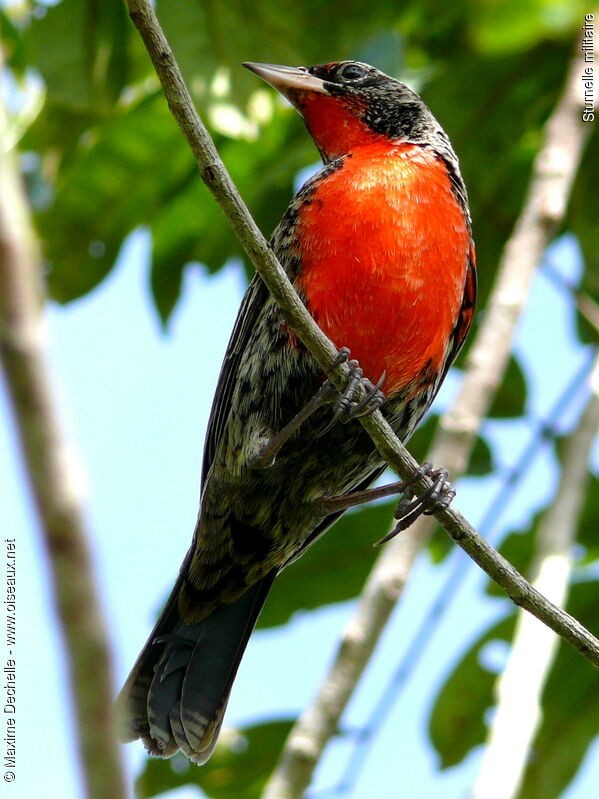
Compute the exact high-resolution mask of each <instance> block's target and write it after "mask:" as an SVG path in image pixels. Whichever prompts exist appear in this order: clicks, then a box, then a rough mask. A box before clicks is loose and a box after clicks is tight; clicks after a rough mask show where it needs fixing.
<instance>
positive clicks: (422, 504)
mask: <svg viewBox="0 0 599 799" xmlns="http://www.w3.org/2000/svg"><path fill="white" fill-rule="evenodd" d="M422 476H426V477H428V478H430V479H431V480H432V481H433V482H432V485H431V486H430V487H429V488H428V489H427V491H426V492H425V494H424V495H423V496H422V497H415V496H414V494H413V493H412V491H411V490H410V486H412V485H413V484H414V483H415V482H417V481H418V480H420V478H421V477H422ZM455 493H456V492H455V489H454V487H453V486H452V485H451V483H450V482H449V480H448V479H447V469H433V467H432V466H431V464H430V463H424V464H423V465H422V466H421V467H420V469H419V472H418V474H417V475H416V476H415V477H414V478H412V479H411V480H407V481H403V480H401V481H398V482H396V483H390V484H389V485H386V486H380V487H378V488H367V489H365V490H364V491H354V492H352V493H350V494H343V495H341V496H338V497H324V498H322V499H318V500H315V501H314V503H313V505H314V508H315V510H317V512H318V513H319V514H322V515H323V516H327V515H328V514H330V513H338V512H339V511H343V510H347V508H353V507H355V506H356V505H363V504H364V503H366V502H370V501H371V500H373V499H382V498H383V497H389V496H393V495H394V494H403V496H402V498H401V499H400V501H399V502H398V504H397V508H396V509H395V513H394V518H395V519H397V520H398V521H397V524H396V525H395V527H394V528H393V530H391V532H390V533H389V534H388V535H386V536H385V537H384V538H382V539H381V540H380V541H377V543H376V544H375V546H380V545H381V544H384V543H385V542H387V541H389V540H390V539H391V538H393V537H394V536H396V535H397V533H399V532H401V531H402V530H406V529H407V528H408V527H409V526H410V525H411V524H413V522H415V521H416V519H417V518H418V517H419V516H422V515H425V516H431V515H433V514H435V513H437V511H440V510H445V509H446V508H448V507H449V505H450V504H451V501H452V500H453V498H454V497H455Z"/></svg>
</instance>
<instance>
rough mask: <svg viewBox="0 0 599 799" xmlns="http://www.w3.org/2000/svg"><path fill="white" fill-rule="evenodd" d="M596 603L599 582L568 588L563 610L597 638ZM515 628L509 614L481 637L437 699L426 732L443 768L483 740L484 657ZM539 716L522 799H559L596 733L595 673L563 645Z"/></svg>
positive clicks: (487, 677)
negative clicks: (493, 645)
mask: <svg viewBox="0 0 599 799" xmlns="http://www.w3.org/2000/svg"><path fill="white" fill-rule="evenodd" d="M598 603H599V581H590V582H584V583H580V584H577V585H574V586H573V587H572V590H571V595H570V600H569V602H568V610H569V612H570V613H571V614H572V615H573V616H575V618H577V619H578V620H579V621H581V623H582V624H584V625H585V626H587V627H588V628H589V629H591V630H593V629H594V630H595V632H597V612H596V609H597V604H598ZM514 620H515V615H514V614H511V615H510V616H509V617H507V618H504V619H503V620H502V621H500V622H499V623H497V624H494V625H493V626H492V627H491V629H489V630H487V631H485V632H484V633H483V634H482V635H481V636H480V638H479V639H478V640H477V641H476V643H475V644H474V645H473V646H472V647H471V648H470V649H469V650H468V652H466V654H465V655H464V656H463V657H462V658H461V660H460V662H459V663H458V664H457V665H456V666H455V668H454V669H453V671H452V673H451V674H450V675H449V676H448V678H447V680H446V681H445V684H444V685H443V687H442V688H441V690H440V692H439V694H438V696H437V699H436V701H435V704H434V707H433V710H432V713H431V717H430V723H429V731H430V736H431V741H432V743H433V746H434V747H435V749H436V750H437V752H438V754H439V756H440V758H441V767H442V768H447V767H449V766H452V765H455V764H456V763H459V762H461V761H462V760H463V759H464V758H465V757H466V755H467V754H468V753H469V752H470V751H471V750H472V749H473V748H474V747H475V746H478V745H479V744H480V743H482V742H483V741H484V739H485V735H486V725H485V722H484V718H485V716H486V714H487V713H488V710H489V708H490V707H492V705H493V703H494V697H493V687H494V684H495V675H494V674H492V673H491V672H489V671H488V670H487V669H486V668H485V667H484V666H483V665H482V663H483V662H484V658H483V657H482V652H483V650H484V648H485V647H486V646H487V645H488V644H490V643H491V642H494V641H509V640H510V639H511V636H512V634H513V629H514ZM523 690H525V686H523ZM542 716H543V717H542V723H541V727H540V730H539V733H538V735H537V737H536V739H535V742H534V757H532V758H530V760H529V764H528V767H527V770H526V775H525V780H524V784H523V786H522V789H521V792H520V794H519V797H520V799H528V797H533V796H534V798H535V799H557V797H558V796H560V794H561V793H562V792H563V790H564V789H565V788H566V787H567V785H568V784H569V782H570V781H571V780H572V778H573V777H574V775H575V774H576V772H577V770H578V768H579V766H580V764H581V762H582V760H583V758H584V755H585V753H586V751H587V749H588V747H589V746H590V745H591V743H592V742H593V740H594V738H595V736H596V735H597V734H598V733H599V691H597V672H596V671H595V670H594V669H593V667H592V666H591V665H590V664H589V663H588V662H587V661H585V660H584V659H583V658H582V656H581V655H580V654H579V653H577V652H576V651H575V650H573V649H572V647H570V646H569V645H567V644H565V643H563V642H561V643H560V646H559V650H558V653H557V657H556V659H555V662H554V664H553V667H552V669H551V673H550V675H549V679H548V682H547V685H546V687H545V691H544V694H543V714H542ZM514 723H517V720H514Z"/></svg>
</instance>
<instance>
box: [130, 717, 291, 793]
mask: <svg viewBox="0 0 599 799" xmlns="http://www.w3.org/2000/svg"><path fill="white" fill-rule="evenodd" d="M292 723H293V722H292V721H291V720H283V721H269V722H266V723H264V724H256V725H254V726H251V727H245V728H243V729H240V730H238V731H237V730H236V731H231V732H230V733H228V732H227V731H224V732H223V734H222V735H221V736H220V740H219V742H218V744H217V746H216V749H215V750H214V754H213V755H212V757H211V758H210V760H209V761H208V763H206V764H205V765H204V766H202V767H201V768H198V767H197V766H194V765H193V764H192V763H190V762H189V761H188V760H187V759H186V758H184V757H183V755H177V756H175V757H174V758H173V759H172V760H155V759H148V760H147V761H146V765H145V768H144V770H143V771H142V773H141V775H140V776H139V778H138V779H137V781H136V783H135V795H136V797H137V798H138V799H147V798H148V797H151V796H157V795H158V794H161V793H165V792H166V791H170V790H173V789H174V788H180V787H181V786H183V785H196V786H198V787H199V788H201V789H202V791H203V792H204V793H205V794H206V796H209V797H211V799H233V797H234V799H257V797H259V796H260V794H261V791H262V788H263V787H264V785H265V783H266V780H267V779H268V777H269V775H270V773H271V771H272V770H273V768H274V766H275V763H276V761H277V757H278V755H279V752H280V751H281V748H282V746H283V743H284V741H285V738H286V737H287V735H288V733H289V730H290V729H291V725H292Z"/></svg>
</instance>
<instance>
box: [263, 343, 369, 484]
mask: <svg viewBox="0 0 599 799" xmlns="http://www.w3.org/2000/svg"><path fill="white" fill-rule="evenodd" d="M348 356H349V350H348V348H347V347H341V349H340V350H339V352H338V354H337V357H336V358H335V360H334V361H333V363H332V364H331V367H330V369H329V373H330V372H332V371H333V369H335V368H336V367H337V366H339V364H341V363H344V362H345V361H347V365H348V366H349V369H350V373H349V377H348V380H347V385H346V387H345V389H344V390H343V392H342V393H341V394H339V393H338V392H337V389H336V388H335V386H334V385H333V384H332V383H331V381H330V380H325V382H324V383H323V384H322V385H321V386H320V388H319V389H318V391H317V392H316V394H314V396H313V397H312V398H311V399H310V400H308V402H307V403H306V404H305V405H304V407H303V408H302V409H301V410H300V411H299V413H297V414H296V415H295V416H294V417H293V419H292V420H291V421H290V422H288V423H287V424H286V425H285V427H283V429H282V430H279V432H278V433H276V435H274V436H273V437H272V438H271V439H270V441H269V442H268V443H267V444H265V445H264V447H263V448H262V450H261V451H260V454H259V455H257V456H256V457H255V458H254V459H253V460H252V462H251V464H250V465H251V468H252V469H266V468H268V467H269V466H272V464H273V463H274V462H275V458H276V457H277V455H278V453H279V450H280V449H281V447H283V445H284V444H286V443H287V441H289V439H290V438H291V436H292V435H293V434H294V433H295V432H296V431H297V430H298V429H299V428H300V427H301V425H302V424H303V423H304V422H305V421H306V419H308V417H309V416H311V415H312V414H313V413H314V411H316V410H317V409H318V408H321V407H322V406H323V405H329V404H333V405H334V412H333V418H332V420H331V421H330V423H329V424H327V426H326V427H325V428H324V429H323V430H321V431H319V432H318V436H319V437H320V436H322V435H324V434H325V433H327V432H328V431H329V430H330V429H331V427H333V425H334V424H336V423H337V421H341V422H344V423H345V422H348V421H349V420H350V419H357V418H359V417H360V416H366V415H367V414H369V413H373V412H374V411H375V410H377V409H378V408H380V407H381V405H382V404H383V401H384V395H383V392H382V391H381V386H382V384H383V381H384V379H385V374H384V373H383V375H382V376H381V378H380V379H379V381H378V382H377V383H376V385H374V384H373V383H371V381H370V380H368V378H366V377H364V373H363V372H362V369H361V368H360V365H359V364H358V362H357V361H354V360H352V361H348V360H347V359H348ZM359 385H363V386H364V388H365V389H366V395H365V396H364V398H363V399H361V400H360V401H359V402H356V401H355V400H354V399H353V397H354V394H355V392H356V389H357V387H358V386H359Z"/></svg>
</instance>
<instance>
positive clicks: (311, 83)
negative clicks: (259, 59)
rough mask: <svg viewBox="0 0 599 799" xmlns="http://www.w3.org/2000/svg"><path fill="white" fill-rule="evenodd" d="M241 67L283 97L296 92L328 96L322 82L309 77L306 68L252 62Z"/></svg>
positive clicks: (311, 76) (247, 62) (312, 76)
mask: <svg viewBox="0 0 599 799" xmlns="http://www.w3.org/2000/svg"><path fill="white" fill-rule="evenodd" d="M243 66H244V67H246V69H249V70H251V71H252V72H255V73H256V75H258V76H259V77H260V78H262V80H265V81H266V82H267V83H270V85H271V86H274V88H275V89H276V90H277V91H279V92H281V94H283V95H284V96H285V97H288V96H289V92H297V91H300V92H316V93H317V94H329V92H328V91H327V90H326V88H325V84H324V81H323V80H321V79H320V78H317V77H315V76H314V75H311V74H310V73H309V72H308V70H307V69H306V67H282V66H279V65H278V64H256V63H254V62H252V61H246V62H244V64H243Z"/></svg>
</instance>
